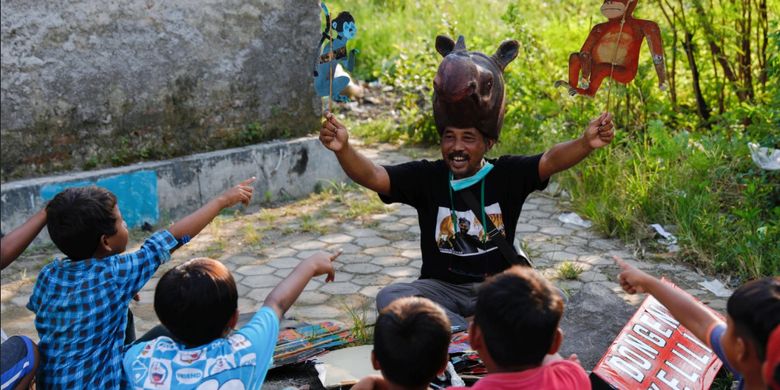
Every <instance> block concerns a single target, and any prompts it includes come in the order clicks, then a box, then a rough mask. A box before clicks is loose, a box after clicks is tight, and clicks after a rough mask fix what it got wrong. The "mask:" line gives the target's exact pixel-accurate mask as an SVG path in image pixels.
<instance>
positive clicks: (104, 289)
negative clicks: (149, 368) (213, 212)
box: [27, 230, 179, 389]
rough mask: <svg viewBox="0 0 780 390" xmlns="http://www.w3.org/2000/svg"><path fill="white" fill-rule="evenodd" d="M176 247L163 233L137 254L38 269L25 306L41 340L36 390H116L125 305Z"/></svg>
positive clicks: (50, 264)
mask: <svg viewBox="0 0 780 390" xmlns="http://www.w3.org/2000/svg"><path fill="white" fill-rule="evenodd" d="M178 244H179V241H178V240H176V238H175V237H174V236H173V235H172V234H171V233H170V232H168V231H167V230H163V231H160V232H157V233H155V234H153V235H152V236H151V237H149V238H148V239H147V240H146V242H144V244H143V246H141V249H139V250H138V251H137V252H133V253H128V254H119V255H113V256H109V257H105V258H102V259H87V260H81V261H70V260H67V259H66V260H55V261H53V262H51V263H49V264H47V265H46V266H45V267H43V269H42V270H41V273H40V274H39V275H38V280H37V281H36V282H35V289H34V290H33V293H32V296H31V297H30V302H29V303H27V308H28V309H30V310H31V311H33V312H34V313H35V328H36V329H37V330H38V335H39V336H40V338H41V341H40V343H39V344H38V348H39V349H40V352H41V366H40V368H39V371H38V379H37V383H38V388H39V389H40V388H42V389H49V388H59V389H118V388H119V385H120V382H121V378H122V345H123V342H124V338H125V327H126V325H127V309H128V305H129V304H130V299H132V297H133V295H135V293H137V292H138V291H139V290H141V288H142V287H143V286H144V284H146V282H147V281H149V279H150V278H151V277H152V275H154V272H155V271H156V270H157V267H159V266H160V264H163V263H165V262H166V261H168V260H169V259H170V257H171V254H170V251H171V249H173V248H175V247H176V246H177V245H178Z"/></svg>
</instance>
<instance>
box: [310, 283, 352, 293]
mask: <svg viewBox="0 0 780 390" xmlns="http://www.w3.org/2000/svg"><path fill="white" fill-rule="evenodd" d="M358 290H360V286H358V285H357V284H354V283H350V282H331V283H326V284H325V285H324V286H322V287H320V289H319V290H318V291H319V292H321V293H325V294H334V295H344V294H352V293H356V292H358Z"/></svg>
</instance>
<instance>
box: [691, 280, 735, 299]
mask: <svg viewBox="0 0 780 390" xmlns="http://www.w3.org/2000/svg"><path fill="white" fill-rule="evenodd" d="M699 286H702V287H704V288H706V289H707V290H709V291H710V292H711V293H713V294H715V296H717V297H720V298H728V297H730V296H731V290H729V289H727V288H726V286H724V285H723V283H721V282H720V280H718V279H712V280H709V281H704V282H699Z"/></svg>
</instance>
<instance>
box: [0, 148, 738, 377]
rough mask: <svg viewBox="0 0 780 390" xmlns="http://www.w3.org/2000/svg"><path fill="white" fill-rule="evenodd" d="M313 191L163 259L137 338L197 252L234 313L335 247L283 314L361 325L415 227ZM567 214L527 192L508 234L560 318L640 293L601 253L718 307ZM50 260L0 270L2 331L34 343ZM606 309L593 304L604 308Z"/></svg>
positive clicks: (46, 250)
mask: <svg viewBox="0 0 780 390" xmlns="http://www.w3.org/2000/svg"><path fill="white" fill-rule="evenodd" d="M361 150H363V151H364V152H366V154H367V155H368V157H369V158H371V159H372V160H374V161H377V162H379V163H398V162H402V161H407V160H409V159H410V157H408V156H406V155H403V154H401V153H399V152H398V151H397V150H396V149H395V148H394V147H390V146H380V147H378V148H374V149H368V148H365V147H361ZM417 156H419V154H418V155H417ZM417 156H415V157H417ZM429 157H436V156H435V155H430V156H429ZM322 187H323V191H322V192H321V193H319V194H314V195H312V196H310V197H309V198H307V199H303V200H299V201H295V202H290V203H287V204H284V205H279V206H269V207H266V208H262V209H260V210H257V209H253V210H245V211H240V212H237V213H235V214H228V215H222V216H220V217H218V218H217V219H216V220H215V221H214V222H213V223H212V224H211V225H210V226H209V227H207V228H206V229H205V230H204V231H203V232H202V233H201V234H200V235H198V236H197V237H195V238H194V239H193V240H192V241H191V242H190V243H189V244H188V245H187V246H185V247H184V248H182V249H180V250H179V251H177V252H176V253H174V255H173V258H172V260H171V261H170V262H169V263H168V264H165V265H164V266H163V267H161V269H160V270H158V271H157V273H156V274H155V276H154V278H152V280H150V281H149V283H147V285H146V286H145V287H144V288H143V290H142V291H141V293H140V294H139V295H140V302H133V303H132V304H131V308H132V310H133V312H134V313H135V321H136V329H137V334H138V335H141V334H143V333H144V332H145V331H147V330H149V329H150V328H151V327H153V326H154V325H155V324H156V323H157V318H156V315H155V313H154V308H153V299H154V288H155V286H156V284H157V281H158V280H159V278H160V276H161V275H162V274H163V273H164V272H165V271H166V270H168V269H169V268H171V267H172V266H174V265H176V264H180V263H182V262H183V261H186V260H188V259H190V258H193V257H201V256H207V257H212V258H216V259H219V260H221V261H223V262H224V263H225V264H226V265H227V266H228V268H230V270H231V271H232V272H233V275H234V277H235V280H236V283H237V284H238V292H239V296H240V298H239V309H240V311H241V312H251V311H255V310H257V309H258V308H259V307H260V305H261V304H262V302H263V299H264V298H265V297H266V295H267V294H268V292H269V291H271V289H272V288H273V287H274V286H275V285H276V284H277V283H278V282H279V281H280V280H282V278H284V277H285V276H286V275H288V274H289V273H290V271H291V270H292V268H293V267H295V266H296V265H297V264H298V263H299V262H300V261H301V260H302V259H304V258H306V257H307V256H309V255H311V254H312V253H313V252H315V251H318V250H327V251H336V250H338V249H341V250H343V254H342V255H341V257H340V258H339V259H338V260H337V262H336V270H337V273H336V281H335V282H334V283H329V284H325V283H324V276H321V277H319V278H318V279H317V280H314V281H312V282H310V283H309V285H308V286H307V287H306V290H305V291H304V293H303V294H302V295H301V297H300V298H299V299H298V301H297V302H296V304H295V305H294V306H293V307H292V308H291V309H290V311H289V312H288V313H287V316H288V317H294V318H296V319H299V320H310V321H319V320H331V319H333V320H340V321H345V322H347V323H351V322H352V315H357V316H364V317H365V319H366V320H367V321H368V323H373V321H374V319H375V318H376V311H375V308H374V300H375V297H376V294H377V292H378V291H379V290H380V289H381V288H382V287H383V286H386V285H388V284H390V283H396V282H406V281H411V280H414V279H416V278H417V277H418V276H419V269H420V265H421V257H420V249H419V244H418V240H419V236H420V229H419V226H418V225H417V219H416V211H415V210H414V209H413V208H411V207H409V206H405V205H390V206H384V205H383V204H382V203H381V202H380V201H379V199H378V197H377V196H376V194H373V193H371V192H368V191H365V190H362V189H360V188H358V187H356V186H354V185H353V186H347V185H342V184H338V183H330V182H325V183H323V186H322ZM567 211H568V209H567V202H566V200H565V199H564V198H561V197H557V196H554V195H552V194H550V193H546V192H541V193H535V194H533V195H531V196H530V197H529V198H528V199H527V201H526V203H525V205H524V207H523V212H522V214H521V216H520V220H519V223H518V227H517V238H518V239H519V240H521V241H522V242H523V243H524V244H523V245H524V246H525V248H526V249H527V251H528V252H529V254H530V256H531V258H532V259H533V260H534V262H535V265H536V267H537V269H539V270H540V271H541V272H542V273H543V274H544V275H545V276H546V277H548V278H549V279H551V280H552V281H553V282H554V283H555V284H556V285H557V286H559V287H560V288H561V289H562V290H564V291H565V292H566V293H567V294H568V295H569V296H570V297H572V299H571V300H570V303H571V305H570V306H569V307H567V311H568V312H572V313H575V312H577V311H578V310H586V309H587V308H585V306H584V305H585V304H584V303H583V301H585V303H586V304H587V305H588V307H591V308H593V307H595V308H598V307H599V305H600V303H601V300H603V301H604V302H606V301H610V302H613V303H614V302H618V303H620V304H624V303H625V304H629V305H632V306H636V305H638V304H639V303H640V302H641V300H642V299H643V297H642V296H636V295H635V296H629V295H626V294H625V293H623V292H622V290H621V289H620V287H619V285H618V284H617V283H616V275H617V272H618V269H617V267H616V266H615V265H614V264H613V261H612V260H611V257H612V256H613V255H617V256H620V257H622V258H623V259H626V260H627V261H628V262H630V263H632V264H634V265H635V266H637V267H639V268H641V269H643V270H646V271H648V272H650V273H652V274H653V275H656V276H662V275H663V276H666V277H667V278H669V279H671V280H672V281H673V282H674V283H676V284H677V285H678V286H680V287H682V288H684V289H686V290H687V291H688V292H689V293H691V294H692V295H694V296H696V297H697V298H699V299H700V300H702V301H703V302H705V303H707V304H708V305H710V307H712V308H713V309H716V310H719V311H724V310H725V305H726V300H725V298H718V297H716V296H714V295H713V294H712V293H710V292H709V291H707V290H705V289H703V288H702V287H701V286H699V285H698V283H699V282H702V281H705V280H710V279H712V277H711V276H706V275H702V274H701V273H699V272H697V271H696V270H694V269H693V268H691V267H689V266H686V265H683V264H674V263H671V264H670V263H668V262H664V263H661V262H653V261H649V260H642V259H639V258H637V256H635V254H634V251H633V250H632V249H631V248H629V247H627V246H626V245H625V244H624V243H622V242H621V241H619V240H617V239H609V238H604V237H603V236H601V235H600V234H598V233H596V232H595V231H594V230H592V229H588V228H583V227H580V226H576V225H572V224H564V223H562V222H560V221H559V220H558V216H559V215H560V214H561V213H562V212H567ZM146 235H148V233H144V232H133V234H132V236H133V238H134V239H135V240H134V248H137V247H138V245H139V244H140V242H141V240H142V239H143V237H145V236H146ZM134 248H130V249H134ZM54 256H58V254H57V252H56V249H55V248H53V247H52V246H51V245H49V246H45V247H43V248H37V249H34V250H32V251H31V252H29V253H26V254H24V255H23V256H22V258H20V259H19V260H17V262H16V263H15V264H13V265H12V266H10V267H9V268H7V269H6V270H4V271H3V272H2V274H0V277H1V279H2V293H1V294H0V298H1V300H0V301H1V302H2V303H1V305H0V315H2V327H3V329H4V330H5V332H6V333H8V334H25V335H28V336H30V337H32V338H33V339H35V340H37V339H38V336H37V334H36V331H35V328H34V326H33V319H34V318H33V314H32V313H31V312H29V311H28V310H27V309H26V308H25V305H26V303H27V300H28V299H29V296H30V293H31V291H32V287H33V285H34V282H35V276H36V274H37V272H38V270H39V269H40V267H41V266H42V265H43V264H45V263H46V262H48V261H49V260H50V259H51V258H53V257H54ZM566 263H569V264H568V265H573V266H575V267H576V268H577V269H579V270H580V271H581V273H579V275H576V276H575V277H574V278H573V279H564V278H562V275H561V274H562V273H561V272H560V269H561V266H562V265H563V264H566ZM609 307H611V306H604V308H605V310H607V308H609ZM597 310H598V309H597ZM610 310H613V311H615V312H616V313H617V312H620V313H621V314H620V315H618V316H617V318H615V319H613V320H612V321H613V322H614V323H613V324H612V328H613V329H619V328H620V326H622V324H623V323H625V320H626V319H627V318H628V316H629V315H630V312H631V310H625V308H623V309H620V308H618V309H610ZM350 313H351V314H350ZM605 314H606V313H605ZM588 316H590V317H593V313H590V314H588V315H587V316H583V317H582V318H585V319H584V320H573V321H575V322H574V324H573V325H571V324H570V325H569V328H570V329H571V331H568V332H569V333H568V334H567V336H566V337H567V340H569V341H570V343H569V344H568V345H585V347H583V348H591V349H594V350H592V351H571V352H578V354H580V356H581V358H582V357H583V355H588V356H589V357H588V358H587V359H588V362H589V363H588V364H586V366H587V365H590V366H591V367H592V363H595V360H594V358H597V357H598V356H600V355H601V354H602V353H603V352H604V348H606V347H605V346H603V344H604V341H602V342H601V343H600V344H599V346H598V348H596V347H588V345H595V344H593V343H590V344H588V343H585V344H581V343H579V344H577V343H575V342H576V341H582V340H587V339H588V338H589V337H590V334H589V330H588V329H582V326H579V329H578V328H577V326H576V325H583V324H584V322H582V321H587V318H588ZM570 321H572V320H570ZM621 321H622V322H621ZM593 326H594V329H592V332H593V333H601V336H602V337H603V338H604V340H611V338H612V337H614V336H615V335H616V333H617V330H612V331H611V332H612V333H608V334H603V332H602V329H600V328H599V325H598V322H596V323H594V325H593ZM571 332H574V333H571ZM566 345H567V344H566V343H565V346H564V351H566V350H567V348H566ZM567 352H568V351H567ZM586 368H590V367H586Z"/></svg>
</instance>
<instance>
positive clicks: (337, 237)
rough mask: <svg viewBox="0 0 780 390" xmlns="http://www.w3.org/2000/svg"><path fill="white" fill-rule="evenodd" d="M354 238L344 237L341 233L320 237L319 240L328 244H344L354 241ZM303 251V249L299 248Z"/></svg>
mask: <svg viewBox="0 0 780 390" xmlns="http://www.w3.org/2000/svg"><path fill="white" fill-rule="evenodd" d="M354 239H355V237H353V236H350V235H346V234H343V233H337V234H328V235H326V236H322V237H320V238H319V240H320V241H322V242H326V243H328V244H344V243H347V242H350V241H352V240H354ZM300 249H303V248H300Z"/></svg>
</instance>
